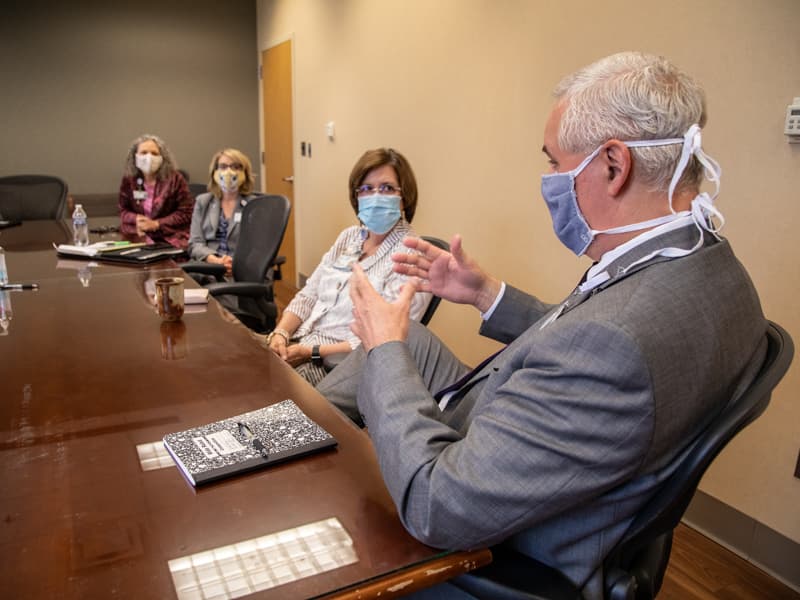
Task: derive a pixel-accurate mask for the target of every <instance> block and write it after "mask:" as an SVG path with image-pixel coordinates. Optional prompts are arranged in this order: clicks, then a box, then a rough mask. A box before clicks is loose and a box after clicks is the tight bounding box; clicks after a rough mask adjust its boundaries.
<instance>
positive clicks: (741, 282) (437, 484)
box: [333, 225, 766, 598]
mask: <svg viewBox="0 0 800 600" xmlns="http://www.w3.org/2000/svg"><path fill="white" fill-rule="evenodd" d="M697 235H698V230H697V228H695V227H694V226H693V225H690V226H688V227H685V228H682V229H678V230H676V231H671V232H668V233H665V234H663V235H662V236H660V237H658V238H655V239H654V240H650V241H649V242H645V243H644V244H643V245H641V246H639V247H637V248H634V249H632V250H631V251H630V252H629V253H628V254H625V255H623V256H621V257H620V258H619V259H618V260H617V261H615V263H613V264H612V265H611V268H610V269H609V271H608V272H609V274H610V275H611V277H612V278H611V280H610V281H609V282H607V283H606V284H604V285H603V286H601V287H599V288H596V289H595V290H594V291H592V292H589V293H586V294H574V295H572V296H570V297H569V299H568V306H567V307H566V309H562V312H561V314H560V315H559V316H558V318H557V319H556V320H554V321H553V322H551V323H549V324H548V325H546V326H545V327H543V328H542V324H543V323H544V322H545V321H546V318H547V317H548V316H550V315H551V314H552V311H554V310H557V309H556V308H555V307H554V305H550V304H545V303H542V302H541V301H539V300H537V299H536V298H534V297H532V296H529V295H527V294H525V293H523V292H521V291H519V290H517V289H514V288H513V287H510V286H509V287H507V289H506V293H505V295H504V296H503V298H502V300H501V302H500V304H499V305H498V307H497V309H496V310H495V312H494V313H493V314H492V316H491V318H490V319H489V320H488V321H486V322H485V323H484V324H483V326H482V328H481V333H482V334H483V335H485V336H488V337H491V338H493V339H496V340H499V341H502V342H509V345H508V347H507V348H506V349H505V351H503V352H502V353H500V354H499V355H498V356H496V357H495V358H494V359H493V360H492V361H491V362H490V363H489V364H488V365H486V367H484V368H483V370H482V371H481V372H480V373H478V374H476V375H475V379H479V380H480V382H479V383H478V384H477V385H475V386H474V387H473V388H472V389H471V391H470V392H467V393H466V394H465V395H464V396H463V397H461V398H458V397H456V398H454V399H453V400H451V402H450V404H448V405H447V407H446V408H445V410H444V411H443V412H442V411H440V410H439V408H438V406H437V404H436V403H435V402H434V401H433V399H432V396H431V393H430V392H429V391H428V389H426V387H425V384H424V382H423V381H422V379H421V378H420V376H419V375H418V374H417V373H418V370H417V369H418V367H417V365H416V364H415V362H414V358H413V357H412V356H411V352H410V350H409V345H408V344H405V343H401V342H390V343H386V344H383V345H381V346H378V347H376V348H374V349H373V350H372V351H371V352H370V353H369V355H368V356H367V359H366V366H365V368H364V371H363V376H362V377H361V380H360V385H359V388H358V407H359V410H360V411H361V413H362V414H363V416H364V420H365V422H366V426H367V427H368V428H369V435H370V437H371V438H372V440H373V442H374V445H375V449H376V451H377V453H378V458H379V461H380V466H381V471H382V473H383V478H384V481H385V482H386V485H387V487H388V488H389V491H390V493H391V495H392V497H393V499H394V501H395V504H396V506H397V510H398V512H399V514H400V516H401V519H402V520H403V523H404V524H405V526H406V528H407V529H408V530H409V531H410V532H411V533H412V534H413V535H414V536H415V537H416V538H418V539H419V540H421V541H422V542H424V543H426V544H429V545H431V546H435V547H439V548H450V549H467V548H476V547H482V546H492V545H496V544H500V543H504V544H508V545H510V546H512V547H514V548H515V549H517V550H519V551H521V552H524V553H526V554H528V555H530V556H532V557H534V558H536V559H538V560H540V561H542V562H544V563H546V564H549V565H553V566H555V567H557V568H559V569H560V570H562V571H563V572H564V573H566V574H567V575H568V576H569V577H570V578H571V579H572V580H573V581H574V582H575V583H577V584H578V585H580V586H584V585H585V587H584V595H585V596H586V597H587V598H602V589H601V587H600V584H601V581H602V577H601V575H602V573H601V572H600V565H601V561H602V559H603V557H604V556H605V555H606V553H607V552H608V551H609V549H610V548H611V547H613V545H614V544H615V543H616V542H617V541H618V540H619V539H620V537H621V536H622V535H623V533H624V531H625V529H626V528H627V526H628V525H629V524H630V522H631V520H632V518H633V516H634V515H635V514H636V512H637V511H638V510H639V509H640V507H641V506H642V505H643V504H644V503H645V502H646V501H647V499H648V498H649V497H650V496H651V495H652V494H654V493H657V490H658V487H659V485H660V483H661V482H662V481H664V479H665V478H666V477H667V476H669V474H670V472H671V468H672V464H673V463H672V461H673V460H674V459H675V457H676V456H678V455H680V454H681V453H683V452H684V451H685V450H686V448H687V445H688V444H689V443H690V442H691V441H692V440H693V439H694V438H695V436H696V435H697V434H698V432H699V431H701V430H702V429H703V428H704V427H705V425H706V424H707V423H708V422H709V420H710V419H711V417H712V416H713V415H714V414H715V413H716V412H717V411H718V410H720V408H721V407H722V406H724V404H725V403H726V402H727V401H728V400H729V399H730V397H731V396H732V395H733V393H734V392H735V391H736V390H741V389H742V388H743V386H745V385H747V384H748V383H749V382H750V381H751V380H752V378H753V376H754V374H755V371H756V370H757V366H758V365H755V367H756V368H753V367H754V362H753V361H754V359H757V358H758V357H759V356H762V355H763V353H764V351H765V330H766V321H765V319H764V316H763V314H762V311H761V307H760V304H759V300H758V297H757V294H756V291H755V289H754V288H753V285H752V283H751V281H750V278H749V277H748V275H747V273H746V272H745V270H744V268H743V267H742V265H741V264H740V263H739V261H738V260H737V259H736V257H735V256H734V254H733V252H732V251H731V248H730V246H729V244H728V243H727V242H726V241H717V240H716V239H713V238H710V236H708V237H709V238H710V239H707V240H706V243H705V245H704V246H703V247H702V248H701V249H700V250H698V251H697V252H695V253H693V254H691V255H689V256H687V257H683V258H678V259H674V260H664V259H655V260H653V261H651V262H648V263H645V264H644V265H643V266H641V267H639V268H638V269H633V270H632V272H628V273H618V272H616V271H617V267H618V266H624V265H629V264H632V263H633V262H634V260H635V259H636V258H638V257H641V256H645V255H646V254H647V253H649V252H650V251H652V250H653V249H655V248H660V247H664V246H676V247H682V248H691V247H692V245H693V244H694V242H695V241H696V240H697ZM338 368H339V367H337V370H338ZM335 372H336V370H334V372H333V373H335Z"/></svg>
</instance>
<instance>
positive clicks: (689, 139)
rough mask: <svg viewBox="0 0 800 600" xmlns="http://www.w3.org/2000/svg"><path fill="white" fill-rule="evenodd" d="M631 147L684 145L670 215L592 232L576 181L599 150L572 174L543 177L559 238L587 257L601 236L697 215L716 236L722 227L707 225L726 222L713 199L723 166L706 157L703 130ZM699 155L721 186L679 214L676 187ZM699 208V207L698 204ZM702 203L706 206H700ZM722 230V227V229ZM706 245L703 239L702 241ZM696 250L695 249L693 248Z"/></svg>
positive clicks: (639, 142) (671, 189) (630, 143)
mask: <svg viewBox="0 0 800 600" xmlns="http://www.w3.org/2000/svg"><path fill="white" fill-rule="evenodd" d="M624 144H625V145H626V146H628V147H629V148H633V147H637V146H639V147H641V146H667V145H672V144H683V151H682V152H681V157H680V160H679V161H678V165H677V167H676V169H675V173H674V174H673V176H672V181H670V185H669V193H668V199H669V208H670V213H671V214H668V215H664V216H663V217H658V218H655V219H649V220H647V221H640V222H639V223H631V224H629V225H623V226H621V227H612V228H610V229H601V230H597V229H592V228H591V227H589V224H588V223H587V222H586V219H585V218H584V216H583V214H582V213H581V209H580V207H579V206H578V196H577V194H576V192H575V178H576V177H577V176H578V175H579V174H580V173H581V171H583V170H584V169H585V168H586V166H587V165H588V164H589V163H590V162H592V160H594V158H595V157H596V156H597V155H598V154H599V153H600V150H601V149H602V148H603V146H600V147H599V148H597V149H596V150H595V151H594V152H592V153H591V154H590V155H589V156H587V157H586V158H585V159H583V161H582V162H581V164H579V165H578V166H577V167H576V168H574V169H572V170H571V171H567V172H565V173H551V174H548V175H542V196H543V197H544V201H545V203H546V204H547V208H548V210H549V211H550V217H551V218H552V220H553V229H554V230H555V233H556V236H558V239H559V240H561V242H562V243H563V244H564V245H565V246H566V247H567V248H569V249H570V250H572V251H573V252H574V253H575V254H577V255H578V256H581V255H583V254H584V253H585V252H586V250H587V248H588V247H589V245H590V244H591V243H592V242H593V241H594V238H595V237H596V236H597V235H598V234H600V233H627V232H629V231H640V230H642V229H649V228H651V227H656V226H658V225H663V224H665V223H670V222H672V221H675V220H677V219H679V218H682V217H684V216H687V215H689V214H694V217H695V221H696V222H697V223H698V226H702V227H703V228H704V229H707V230H708V231H712V232H713V233H716V232H717V231H718V230H719V228H713V225H712V226H711V227H712V229H709V228H708V227H707V226H706V225H707V224H708V223H709V219H708V217H710V216H714V217H717V218H719V219H720V220H722V221H723V223H724V219H722V215H721V213H719V211H718V210H716V208H714V207H713V200H714V198H716V196H717V193H718V192H719V177H720V168H719V165H718V164H717V163H716V162H715V161H714V160H713V159H711V157H709V156H708V155H706V154H705V153H704V152H703V150H702V148H701V143H700V127H699V126H698V125H692V126H691V127H690V128H689V130H688V131H687V132H686V135H685V136H684V137H682V138H668V139H663V140H635V141H628V142H624ZM692 155H695V156H697V158H698V159H699V160H700V162H701V163H702V164H703V166H704V167H705V172H706V177H707V178H708V179H709V180H710V181H712V182H714V183H715V184H716V186H717V191H716V192H715V193H714V196H712V197H708V195H707V194H701V195H699V196H698V198H697V199H695V201H693V202H692V211H682V212H675V210H674V209H673V208H672V195H673V193H674V191H675V186H676V185H677V183H678V181H679V180H680V177H681V175H682V174H683V171H684V169H685V168H686V165H687V164H688V162H689V158H690V157H691V156H692ZM696 204H697V205H698V206H695V205H696ZM700 204H702V207H701V206H700ZM720 227H721V226H720ZM700 243H702V237H701V242H700ZM693 250H694V249H693Z"/></svg>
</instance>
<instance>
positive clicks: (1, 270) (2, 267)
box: [0, 246, 8, 286]
mask: <svg viewBox="0 0 800 600" xmlns="http://www.w3.org/2000/svg"><path fill="white" fill-rule="evenodd" d="M7 283H8V271H6V251H5V250H3V247H2V246H0V286H4V285H5V284H7Z"/></svg>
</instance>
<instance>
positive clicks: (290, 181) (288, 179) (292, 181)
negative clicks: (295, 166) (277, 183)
mask: <svg viewBox="0 0 800 600" xmlns="http://www.w3.org/2000/svg"><path fill="white" fill-rule="evenodd" d="M283 181H285V182H286V183H294V175H289V176H288V177H284V178H283Z"/></svg>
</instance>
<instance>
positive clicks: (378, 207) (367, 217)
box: [358, 194, 401, 235]
mask: <svg viewBox="0 0 800 600" xmlns="http://www.w3.org/2000/svg"><path fill="white" fill-rule="evenodd" d="M400 199H401V197H400V196H387V195H384V194H373V195H372V196H364V197H363V198H359V199H358V219H359V221H361V222H362V223H363V224H364V226H365V227H366V228H367V229H369V230H370V231H371V232H373V233H377V234H378V235H383V234H384V233H386V232H388V231H389V230H390V229H391V228H392V227H394V224H395V223H397V221H399V220H400V215H401V212H400Z"/></svg>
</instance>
